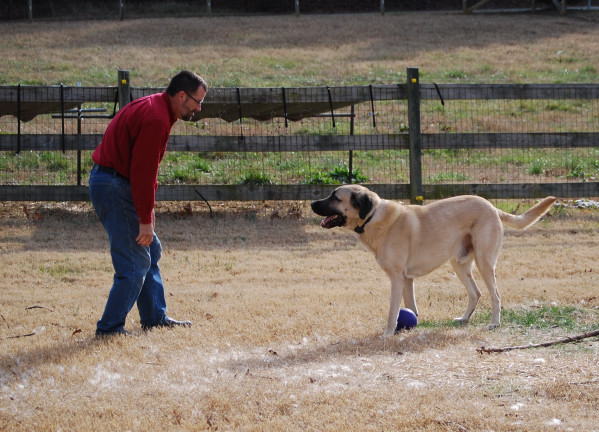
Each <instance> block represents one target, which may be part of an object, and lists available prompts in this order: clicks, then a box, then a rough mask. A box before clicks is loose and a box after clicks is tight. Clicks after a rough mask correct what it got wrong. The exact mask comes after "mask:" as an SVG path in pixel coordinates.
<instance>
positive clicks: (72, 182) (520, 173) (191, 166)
mask: <svg viewBox="0 0 599 432" xmlns="http://www.w3.org/2000/svg"><path fill="white" fill-rule="evenodd" d="M158 91H162V89H152V88H133V89H132V91H131V93H132V94H131V97H132V98H137V97H140V96H142V95H144V94H151V93H154V92H158ZM419 92H420V96H421V100H420V101H419V105H418V110H419V116H420V117H419V118H420V129H419V130H414V129H412V130H411V129H410V128H411V125H410V121H409V110H410V109H414V108H413V107H412V108H410V101H409V100H408V99H407V96H406V85H405V84H397V85H377V86H359V87H335V88H321V87H318V88H302V89H284V88H280V89H247V88H244V89H236V88H235V89H213V90H211V91H210V92H209V94H208V96H207V97H206V100H205V105H204V108H203V110H202V112H201V113H200V115H198V116H197V117H196V118H194V119H193V120H192V121H189V122H184V121H179V122H177V123H176V124H175V125H174V126H173V129H172V131H171V138H170V139H169V145H168V150H169V151H167V154H166V155H165V158H164V160H163V161H162V163H161V165H160V169H159V173H158V177H159V184H160V185H161V188H160V189H162V192H160V194H159V197H158V198H159V199H167V200H179V199H181V200H187V199H199V198H198V197H197V196H196V194H195V192H194V191H195V190H197V187H200V188H201V190H202V191H203V193H207V194H208V195H209V196H210V197H211V198H212V199H247V200H253V199H256V200H259V199H309V198H311V197H312V196H313V195H314V194H315V193H318V192H315V191H319V190H322V188H328V190H330V188H331V186H332V185H338V184H342V183H349V182H357V183H363V184H367V185H371V186H372V187H373V188H374V189H377V188H379V189H381V190H382V192H383V195H385V194H386V195H388V197H389V198H412V199H413V198H414V197H410V193H409V189H408V187H407V186H408V185H409V184H410V182H414V181H415V180H414V178H415V177H414V172H410V146H411V145H412V144H411V142H412V140H413V139H414V136H417V137H418V138H419V139H420V141H421V143H420V145H421V152H422V157H421V158H420V161H419V162H420V164H421V166H422V172H421V173H420V179H419V180H417V181H420V182H421V183H422V186H423V188H424V190H425V192H424V193H423V195H424V198H425V199H429V198H431V199H434V198H439V197H442V196H447V195H455V194H459V193H478V194H481V195H484V196H487V197H489V198H533V197H535V196H540V195H547V194H549V193H552V194H554V195H557V196H561V197H570V198H571V197H589V198H593V197H597V196H599V192H598V186H597V185H598V182H597V177H598V176H599V96H598V93H599V86H591V85H566V84H564V85H548V86H531V87H530V88H529V87H526V88H523V87H522V86H484V85H481V86H473V85H470V86H457V85H438V86H437V85H422V86H420V87H419ZM117 93H118V89H117V88H116V87H107V88H89V87H86V88H74V87H71V88H62V87H57V86H51V87H35V88H33V87H32V88H26V87H15V86H11V87H8V86H7V87H0V115H1V116H0V199H3V200H32V199H48V200H65V201H66V200H78V199H87V195H86V191H85V190H84V189H85V187H86V185H87V179H88V175H89V172H90V170H91V167H92V165H93V162H92V159H91V154H92V152H93V150H94V149H95V147H96V146H97V145H98V144H99V143H100V141H101V138H102V134H103V133H104V131H105V129H106V127H107V125H108V123H109V122H110V119H111V118H112V116H113V115H114V114H115V113H116V111H117V104H116V101H117ZM15 113H17V115H16V116H15V115H14V114H15ZM11 114H13V115H11ZM412 128H413V126H412ZM50 186H51V187H54V188H55V189H54V190H53V191H52V192H51V193H49V192H48V189H47V188H44V187H50ZM61 186H64V187H63V188H60V187H61ZM71 186H75V188H73V189H70V187H71ZM383 186H384V187H383ZM219 188H220V189H219ZM223 188H224V189H223ZM319 188H320V189H319ZM40 191H42V192H40ZM223 191H225V192H223Z"/></svg>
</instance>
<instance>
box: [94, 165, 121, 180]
mask: <svg viewBox="0 0 599 432" xmlns="http://www.w3.org/2000/svg"><path fill="white" fill-rule="evenodd" d="M96 166H97V167H98V171H101V172H104V173H107V174H112V175H115V174H116V175H118V176H119V177H123V176H122V175H120V174H119V172H118V171H117V170H115V169H114V168H110V167H105V166H102V165H98V164H96ZM123 178H125V177H123Z"/></svg>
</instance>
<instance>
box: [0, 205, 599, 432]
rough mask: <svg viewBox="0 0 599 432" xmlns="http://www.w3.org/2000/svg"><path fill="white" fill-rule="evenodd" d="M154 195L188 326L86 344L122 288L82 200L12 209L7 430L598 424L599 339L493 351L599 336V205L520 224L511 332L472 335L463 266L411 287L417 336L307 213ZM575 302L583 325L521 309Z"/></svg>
mask: <svg viewBox="0 0 599 432" xmlns="http://www.w3.org/2000/svg"><path fill="white" fill-rule="evenodd" d="M213 208H214V212H215V215H214V218H210V217H209V214H208V211H207V208H206V206H205V205H202V203H194V204H189V205H187V204H175V203H160V205H159V208H158V217H157V220H158V226H157V233H158V234H159V236H160V237H161V240H162V242H163V246H164V255H163V258H162V260H161V266H162V271H163V276H164V277H165V283H166V290H167V302H168V306H169V314H170V315H172V316H173V317H175V318H181V319H190V320H192V321H193V323H194V325H193V327H192V328H191V329H176V330H171V331H168V330H155V331H151V332H147V333H144V332H142V331H141V329H140V326H139V322H138V319H139V318H138V316H137V312H136V310H135V309H134V310H133V311H132V312H131V313H130V315H129V317H128V322H127V329H128V330H130V331H133V332H134V333H135V335H134V336H132V337H120V338H115V339H114V340H97V339H96V338H95V337H94V336H93V332H94V330H95V322H96V320H97V319H98V318H99V316H100V314H101V312H102V309H103V306H104V302H105V300H106V296H107V293H108V290H109V288H110V284H111V280H112V269H111V264H110V257H109V255H108V252H107V239H106V236H105V234H104V232H103V230H102V228H101V226H100V224H99V223H98V222H97V220H96V218H95V216H94V214H93V212H92V211H91V209H90V208H89V206H88V205H86V204H73V203H62V204H42V203H28V204H27V206H26V209H27V210H26V211H25V207H23V205H11V204H8V203H3V204H1V205H0V227H1V228H0V272H1V274H2V285H3V286H2V299H1V301H0V315H1V316H0V344H1V347H2V350H1V355H0V430H7V431H17V430H36V431H57V430H79V431H82V430H132V431H143V430H156V429H158V428H160V429H166V430H171V431H187V430H189V431H196V430H243V431H258V430H269V431H272V430H290V431H294V430H335V431H340V430H341V431H344V430H346V431H350V430H351V431H356V430H411V431H415V430H418V431H483V430H484V431H491V430H492V431H515V430H526V431H545V430H559V431H562V430H563V431H582V430H585V431H593V430H595V431H596V430H599V429H598V426H597V424H599V422H598V420H599V414H597V409H596V407H597V406H598V405H597V404H598V402H599V399H598V398H599V396H598V394H599V393H598V392H597V390H598V387H599V366H598V360H599V358H598V357H599V342H598V340H597V338H588V339H585V340H583V341H581V342H579V343H570V344H562V345H555V346H551V347H546V348H531V349H527V350H515V351H509V352H505V353H500V354H481V353H480V352H479V351H478V349H480V348H481V347H483V346H484V347H504V346H514V345H527V344H529V343H532V344H535V343H540V342H546V341H551V340H556V339H558V338H561V337H565V336H573V335H575V334H580V333H582V332H584V331H588V330H590V329H593V328H596V326H597V321H598V317H599V311H598V308H599V298H598V295H597V285H598V273H599V269H598V268H597V258H596V257H597V244H598V241H599V223H598V222H597V220H598V219H597V214H596V210H595V211H576V212H572V213H571V214H569V215H563V214H559V213H558V212H554V214H552V215H550V216H548V217H547V218H545V219H544V220H543V221H541V222H539V223H538V224H537V225H535V226H534V227H532V228H531V229H530V230H528V231H525V232H516V231H512V230H508V231H507V232H506V235H505V244H504V250H503V253H502V256H501V258H500V261H499V264H498V272H497V277H498V283H499V287H500V290H501V294H502V300H503V308H504V321H503V325H502V327H500V328H499V329H498V330H496V331H491V332H490V331H487V330H486V324H487V321H488V316H489V309H490V305H489V302H488V294H487V292H486V290H485V289H484V288H483V287H481V288H482V289H483V298H482V301H481V304H480V306H479V309H478V313H477V315H476V318H475V319H474V321H473V322H472V323H471V325H469V326H467V327H462V328H459V327H454V326H453V325H452V324H451V319H452V318H453V317H456V316H458V315H460V314H461V313H462V311H463V308H465V305H466V296H465V292H464V290H463V288H462V287H461V286H460V284H459V282H458V281H457V279H456V278H455V276H454V275H453V273H452V271H451V268H450V266H448V265H447V266H443V267H441V268H440V269H438V270H437V271H435V272H434V273H432V274H430V275H428V276H426V277H424V278H421V279H419V280H418V281H417V285H416V286H417V299H418V302H419V308H420V317H419V318H420V324H419V326H418V327H417V328H416V329H414V330H412V331H410V332H406V333H401V334H398V335H396V336H395V337H393V338H391V339H388V340H382V339H380V338H379V336H380V334H381V333H382V331H383V328H384V324H385V317H386V312H387V307H388V295H389V287H388V281H387V279H386V276H385V275H384V274H383V273H382V271H381V270H380V269H379V268H378V267H377V265H376V263H375V261H374V258H373V257H372V256H371V255H370V254H369V253H368V252H367V251H366V250H365V249H364V248H363V247H362V246H361V245H360V244H359V242H358V240H357V239H356V236H355V234H353V233H349V232H345V231H341V230H323V229H322V228H320V227H319V224H318V219H317V218H315V217H314V216H313V215H312V214H311V213H310V212H309V210H308V207H307V203H253V204H249V203H246V204H236V205H231V204H225V203H213ZM543 307H556V308H558V309H559V310H562V311H567V312H568V315H569V316H567V317H564V318H568V319H571V320H572V321H573V322H574V327H567V326H560V325H556V326H552V327H543V326H540V325H539V324H540V323H539V322H536V323H535V324H534V325H531V326H526V325H523V324H517V323H515V322H511V321H510V320H509V319H507V318H506V317H507V316H508V315H509V313H510V312H514V313H518V312H522V311H528V312H530V313H531V314H534V313H535V311H538V310H539V309H541V308H543Z"/></svg>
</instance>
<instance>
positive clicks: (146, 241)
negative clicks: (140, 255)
mask: <svg viewBox="0 0 599 432" xmlns="http://www.w3.org/2000/svg"><path fill="white" fill-rule="evenodd" d="M152 240H154V224H153V223H152V224H141V223H140V224H139V235H138V236H137V238H136V239H135V241H136V242H137V244H138V245H140V246H146V247H147V246H150V243H152Z"/></svg>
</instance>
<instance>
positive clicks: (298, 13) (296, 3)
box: [295, 0, 300, 16]
mask: <svg viewBox="0 0 599 432" xmlns="http://www.w3.org/2000/svg"><path fill="white" fill-rule="evenodd" d="M299 2H300V0H295V15H297V16H299V15H300V7H299Z"/></svg>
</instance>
